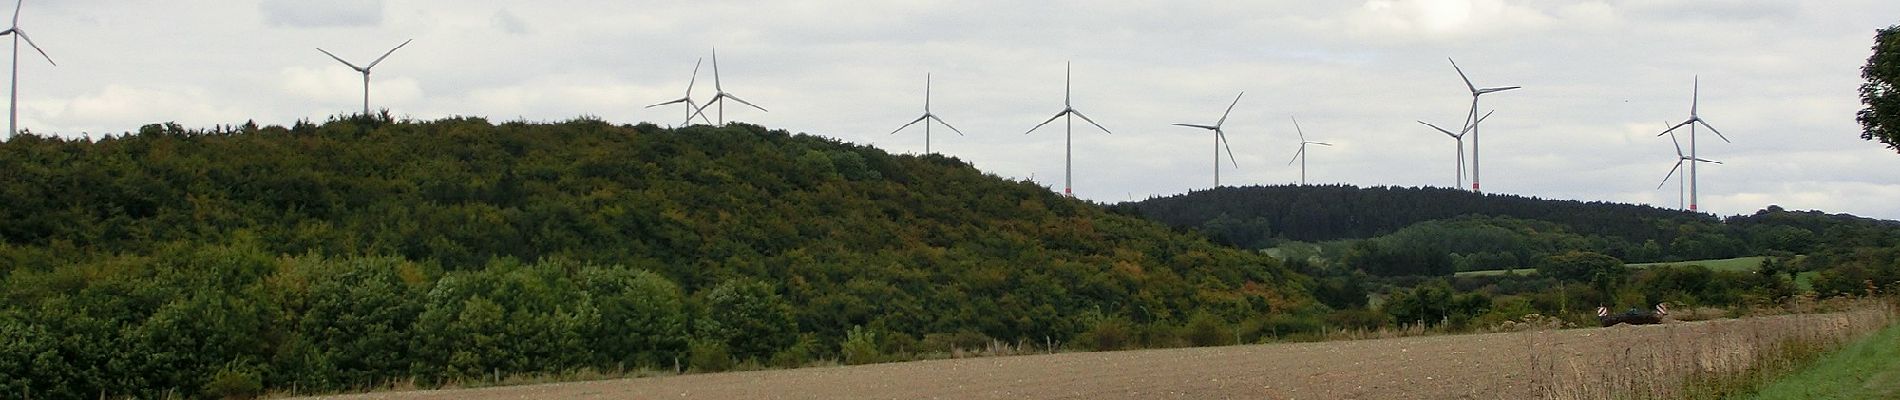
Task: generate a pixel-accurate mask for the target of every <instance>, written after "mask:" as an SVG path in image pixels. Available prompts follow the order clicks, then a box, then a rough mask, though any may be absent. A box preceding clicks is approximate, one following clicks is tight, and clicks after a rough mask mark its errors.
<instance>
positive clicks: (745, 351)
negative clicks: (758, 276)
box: [694, 279, 798, 360]
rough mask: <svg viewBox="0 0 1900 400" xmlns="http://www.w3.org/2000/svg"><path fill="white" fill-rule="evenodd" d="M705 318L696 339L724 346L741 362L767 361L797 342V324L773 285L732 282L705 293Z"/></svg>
mask: <svg viewBox="0 0 1900 400" xmlns="http://www.w3.org/2000/svg"><path fill="white" fill-rule="evenodd" d="M700 297H701V299H700V304H704V305H705V307H706V317H705V318H703V319H700V320H698V321H697V322H696V324H695V325H694V330H695V331H697V336H698V337H700V338H704V339H707V340H712V341H717V342H720V343H724V344H725V345H726V348H727V349H728V350H730V351H731V352H732V356H733V357H734V358H736V359H739V360H768V359H770V357H771V356H772V354H774V353H777V352H778V351H779V350H781V349H784V348H786V347H790V346H791V345H792V343H793V342H795V341H797V340H798V324H797V321H794V320H793V319H792V308H791V306H790V305H787V304H785V300H784V298H782V297H780V296H779V294H778V292H777V290H776V289H773V288H772V284H769V283H765V282H762V281H757V280H751V279H738V280H730V281H726V282H725V283H722V284H719V286H714V287H713V288H712V289H711V290H708V291H707V292H706V293H704V294H702V295H701V296H700Z"/></svg>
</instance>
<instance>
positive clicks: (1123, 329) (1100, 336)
mask: <svg viewBox="0 0 1900 400" xmlns="http://www.w3.org/2000/svg"><path fill="white" fill-rule="evenodd" d="M1135 339H1136V337H1135V329H1134V326H1133V324H1131V323H1129V322H1128V320H1127V319H1124V318H1103V319H1100V320H1097V321H1095V325H1094V326H1091V327H1089V330H1087V331H1083V332H1082V334H1080V335H1076V337H1075V340H1073V341H1071V342H1073V343H1075V345H1077V346H1081V348H1083V349H1086V350H1092V351H1115V350H1124V349H1128V348H1130V347H1133V346H1134V345H1135Z"/></svg>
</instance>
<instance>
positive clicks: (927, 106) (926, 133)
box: [891, 74, 963, 154]
mask: <svg viewBox="0 0 1900 400" xmlns="http://www.w3.org/2000/svg"><path fill="white" fill-rule="evenodd" d="M930 121H937V123H939V124H943V126H944V127H946V128H950V131H951V132H956V133H957V136H963V130H960V129H957V127H955V126H950V123H949V122H943V118H937V114H931V113H930V74H924V115H923V116H921V117H917V119H914V120H911V121H910V123H908V124H904V126H900V127H897V129H896V130H892V131H891V134H892V135H895V134H897V132H898V131H902V130H904V128H909V127H910V126H911V125H916V124H917V123H918V122H922V123H924V154H931V153H930Z"/></svg>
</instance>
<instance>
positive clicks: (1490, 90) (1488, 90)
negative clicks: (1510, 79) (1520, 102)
mask: <svg viewBox="0 0 1900 400" xmlns="http://www.w3.org/2000/svg"><path fill="white" fill-rule="evenodd" d="M1523 88H1524V87H1523V86H1505V87H1494V88H1483V89H1478V94H1486V93H1497V92H1502V91H1506V90H1512V89H1523Z"/></svg>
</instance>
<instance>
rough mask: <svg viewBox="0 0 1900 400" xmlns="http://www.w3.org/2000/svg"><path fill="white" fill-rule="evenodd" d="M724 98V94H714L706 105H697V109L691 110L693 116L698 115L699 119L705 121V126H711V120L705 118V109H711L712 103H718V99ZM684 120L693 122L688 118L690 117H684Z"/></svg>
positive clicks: (691, 118)
mask: <svg viewBox="0 0 1900 400" xmlns="http://www.w3.org/2000/svg"><path fill="white" fill-rule="evenodd" d="M724 98H726V94H725V93H720V94H716V95H713V98H712V100H706V104H701V105H699V107H698V108H694V109H693V115H698V116H699V118H700V119H705V120H706V123H707V125H711V124H712V119H710V118H706V107H712V105H713V103H717V102H719V100H720V99H724ZM686 120H687V121H692V120H693V117H690V116H689V117H686Z"/></svg>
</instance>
